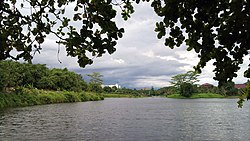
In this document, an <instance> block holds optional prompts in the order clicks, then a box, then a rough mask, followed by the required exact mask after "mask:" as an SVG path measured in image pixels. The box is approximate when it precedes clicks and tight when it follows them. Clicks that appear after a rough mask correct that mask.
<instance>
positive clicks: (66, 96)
mask: <svg viewBox="0 0 250 141" xmlns="http://www.w3.org/2000/svg"><path fill="white" fill-rule="evenodd" d="M103 99H104V97H103V95H100V94H96V93H89V92H79V93H78V92H69V91H45V90H38V89H27V88H22V87H21V88H18V89H16V92H15V93H14V92H13V93H0V108H5V107H20V106H32V105H41V104H51V103H67V102H83V101H97V100H103Z"/></svg>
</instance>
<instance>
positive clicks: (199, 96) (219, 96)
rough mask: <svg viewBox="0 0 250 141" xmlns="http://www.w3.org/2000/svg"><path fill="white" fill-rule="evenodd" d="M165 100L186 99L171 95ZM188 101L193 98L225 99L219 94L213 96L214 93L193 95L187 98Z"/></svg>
mask: <svg viewBox="0 0 250 141" xmlns="http://www.w3.org/2000/svg"><path fill="white" fill-rule="evenodd" d="M167 98H177V99H186V98H187V97H184V96H181V95H180V94H171V95H168V96H167ZM188 98H190V99H195V98H226V97H224V96H222V95H220V94H214V93H195V94H193V95H192V96H191V97H188Z"/></svg>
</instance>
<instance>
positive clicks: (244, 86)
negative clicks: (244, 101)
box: [234, 84, 247, 89]
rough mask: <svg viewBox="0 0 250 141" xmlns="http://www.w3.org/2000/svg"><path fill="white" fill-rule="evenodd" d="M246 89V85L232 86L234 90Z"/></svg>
mask: <svg viewBox="0 0 250 141" xmlns="http://www.w3.org/2000/svg"><path fill="white" fill-rule="evenodd" d="M246 87H247V84H235V85H234V88H236V89H242V88H246Z"/></svg>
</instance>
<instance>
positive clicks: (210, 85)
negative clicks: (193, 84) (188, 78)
mask: <svg viewBox="0 0 250 141" xmlns="http://www.w3.org/2000/svg"><path fill="white" fill-rule="evenodd" d="M201 87H205V88H211V87H214V85H212V84H209V83H205V84H202V85H201Z"/></svg>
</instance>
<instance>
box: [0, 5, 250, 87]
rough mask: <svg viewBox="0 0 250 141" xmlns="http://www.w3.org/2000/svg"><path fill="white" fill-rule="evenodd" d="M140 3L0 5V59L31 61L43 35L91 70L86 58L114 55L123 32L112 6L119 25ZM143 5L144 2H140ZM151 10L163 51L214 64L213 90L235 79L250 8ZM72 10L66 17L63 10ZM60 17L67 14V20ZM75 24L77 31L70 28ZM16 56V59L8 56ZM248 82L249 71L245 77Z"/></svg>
mask: <svg viewBox="0 0 250 141" xmlns="http://www.w3.org/2000/svg"><path fill="white" fill-rule="evenodd" d="M144 1H145V0H120V1H119V0H118V1H112V0H82V1H80V0H40V1H36V0H30V1H28V0H23V1H21V2H20V1H19V2H17V1H16V0H4V1H1V2H0V44H1V47H0V59H1V60H4V59H7V58H12V59H16V60H17V59H20V58H23V59H24V60H27V61H31V60H32V57H33V54H35V53H36V52H37V51H39V50H41V46H40V44H42V43H43V42H44V40H45V38H46V37H47V36H48V35H49V34H54V35H55V36H56V37H57V39H58V40H57V43H59V44H62V45H64V46H65V48H66V51H67V54H68V55H69V56H72V57H78V63H79V65H80V66H81V67H85V65H87V64H91V63H92V60H91V59H90V57H89V56H87V54H88V53H91V54H92V56H97V57H100V56H102V55H103V54H104V53H105V52H108V53H110V54H112V53H113V52H114V51H115V45H116V40H118V39H119V38H122V36H123V33H124V29H123V28H118V27H117V25H116V22H115V21H114V18H115V16H116V14H117V11H116V10H115V8H114V7H115V6H118V7H120V9H121V11H122V12H121V16H122V17H123V19H124V20H127V19H128V18H129V17H130V14H132V13H133V12H134V8H133V3H141V2H144ZM146 1H149V0H146ZM150 3H151V6H152V7H153V8H154V11H155V12H156V14H157V15H158V16H160V17H162V21H159V22H157V23H156V28H155V31H156V32H158V38H163V37H164V38H166V39H165V45H166V46H169V47H170V48H174V47H179V46H181V45H182V44H183V43H185V44H186V45H187V47H188V48H187V50H188V51H190V50H194V51H195V52H196V53H197V55H198V57H199V58H200V61H199V63H198V65H197V66H196V67H195V69H196V70H198V71H201V68H203V67H204V66H206V63H207V62H208V61H210V60H215V62H214V65H215V69H214V72H215V77H214V79H215V80H218V81H219V85H222V84H223V83H227V82H228V81H232V79H233V77H236V76H237V74H236V72H237V71H238V70H239V68H240V67H239V65H240V64H242V63H243V57H244V56H246V55H248V50H249V49H250V33H249V32H250V17H249V15H250V10H249V9H250V2H249V1H247V0H188V1H187V0H165V1H162V0H151V1H150ZM69 6H73V8H72V11H67V8H66V7H69ZM66 13H68V14H69V13H72V14H71V17H69V16H67V15H66ZM76 23H80V24H81V28H78V29H77V28H76V27H74V25H75V24H76ZM13 50H14V51H16V52H17V55H13V54H11V52H12V51H13ZM245 76H246V77H248V78H249V77H250V69H248V70H246V72H245Z"/></svg>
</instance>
